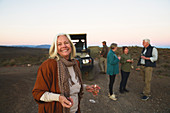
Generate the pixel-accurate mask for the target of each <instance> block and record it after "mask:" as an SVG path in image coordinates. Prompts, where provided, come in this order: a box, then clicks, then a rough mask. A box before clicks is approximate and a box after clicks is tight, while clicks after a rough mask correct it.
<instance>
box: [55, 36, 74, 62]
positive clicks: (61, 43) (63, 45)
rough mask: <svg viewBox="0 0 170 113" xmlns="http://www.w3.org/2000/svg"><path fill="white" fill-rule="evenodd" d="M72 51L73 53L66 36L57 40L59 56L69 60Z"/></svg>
mask: <svg viewBox="0 0 170 113" xmlns="http://www.w3.org/2000/svg"><path fill="white" fill-rule="evenodd" d="M71 51H72V49H71V44H70V42H69V40H68V38H67V37H66V36H65V35H60V36H58V39H57V52H58V54H59V55H60V56H62V57H64V58H65V59H67V60H68V59H69V56H70V54H71Z"/></svg>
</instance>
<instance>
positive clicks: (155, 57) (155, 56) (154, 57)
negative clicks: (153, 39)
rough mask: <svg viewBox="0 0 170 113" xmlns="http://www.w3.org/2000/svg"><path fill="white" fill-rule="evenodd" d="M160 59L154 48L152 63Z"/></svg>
mask: <svg viewBox="0 0 170 113" xmlns="http://www.w3.org/2000/svg"><path fill="white" fill-rule="evenodd" d="M157 59H158V50H157V49H156V48H153V50H152V57H150V60H151V62H154V61H157Z"/></svg>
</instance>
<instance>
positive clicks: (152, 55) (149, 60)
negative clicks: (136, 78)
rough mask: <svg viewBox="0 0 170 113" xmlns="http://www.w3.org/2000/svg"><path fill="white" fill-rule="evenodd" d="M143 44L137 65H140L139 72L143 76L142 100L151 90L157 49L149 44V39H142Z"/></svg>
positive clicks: (146, 98)
mask: <svg viewBox="0 0 170 113" xmlns="http://www.w3.org/2000/svg"><path fill="white" fill-rule="evenodd" d="M143 46H144V48H143V50H142V52H141V56H140V58H139V61H138V64H137V65H138V66H140V74H141V75H142V76H143V81H144V82H145V85H144V88H143V92H142V94H143V96H142V100H148V99H149V96H150V92H151V79H152V72H153V67H156V61H157V59H158V50H157V49H156V48H155V47H153V46H151V44H150V40H149V39H144V40H143Z"/></svg>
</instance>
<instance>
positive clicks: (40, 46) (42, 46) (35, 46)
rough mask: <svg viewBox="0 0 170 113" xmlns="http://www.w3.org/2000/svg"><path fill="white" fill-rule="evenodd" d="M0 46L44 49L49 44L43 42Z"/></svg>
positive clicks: (48, 46)
mask: <svg viewBox="0 0 170 113" xmlns="http://www.w3.org/2000/svg"><path fill="white" fill-rule="evenodd" d="M0 46H1V47H24V48H25V47H27V48H44V49H49V48H50V45H48V44H44V45H5V46H4V45H3V46H2V45H0Z"/></svg>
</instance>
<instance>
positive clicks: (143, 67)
mask: <svg viewBox="0 0 170 113" xmlns="http://www.w3.org/2000/svg"><path fill="white" fill-rule="evenodd" d="M102 44H103V48H102V51H101V52H100V53H101V54H100V61H99V63H100V69H101V73H104V74H107V75H109V98H110V99H112V100H117V98H116V95H115V94H114V92H113V84H114V81H115V77H116V75H117V74H119V63H120V64H121V69H120V70H121V82H120V87H119V92H120V93H124V92H129V90H127V89H126V84H127V81H128V77H129V75H130V71H131V68H133V67H132V63H133V58H132V57H131V55H130V54H129V49H128V47H127V46H123V47H122V49H123V54H122V55H121V56H117V55H116V53H115V52H116V50H117V44H116V43H112V44H111V45H110V50H109V48H108V47H107V45H106V41H103V42H102ZM143 46H144V48H143V50H142V52H141V55H140V57H139V60H138V63H137V66H138V67H140V69H139V68H138V69H137V70H140V74H141V75H142V76H143V81H144V83H145V84H144V88H143V92H141V94H142V97H141V99H142V100H148V99H149V97H150V96H151V94H150V92H151V78H152V71H153V67H156V61H157V59H158V50H157V49H156V48H155V47H153V46H151V44H150V40H149V39H144V40H143Z"/></svg>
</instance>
